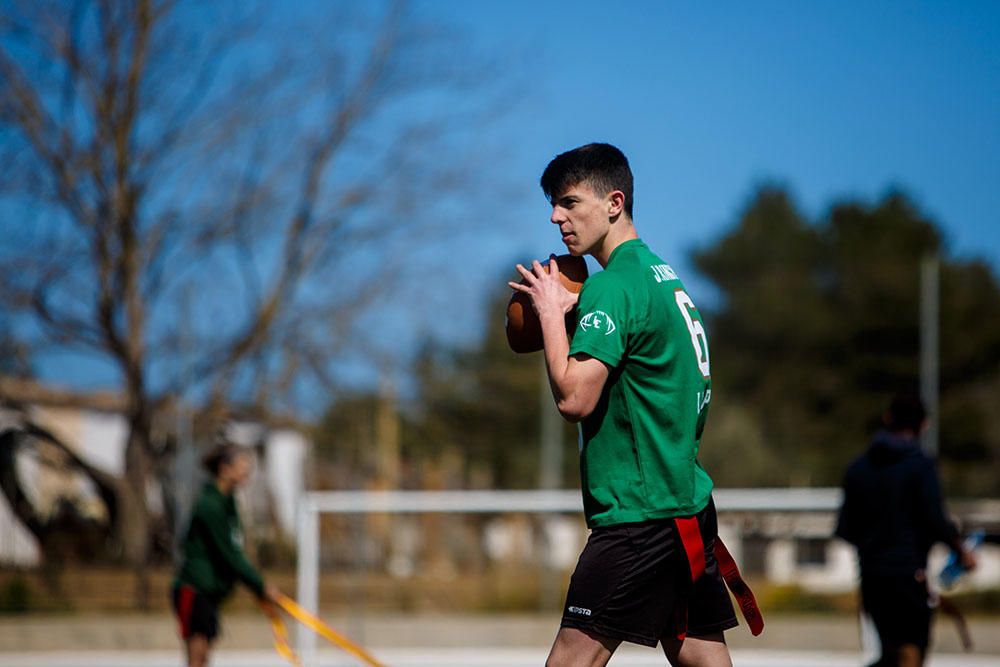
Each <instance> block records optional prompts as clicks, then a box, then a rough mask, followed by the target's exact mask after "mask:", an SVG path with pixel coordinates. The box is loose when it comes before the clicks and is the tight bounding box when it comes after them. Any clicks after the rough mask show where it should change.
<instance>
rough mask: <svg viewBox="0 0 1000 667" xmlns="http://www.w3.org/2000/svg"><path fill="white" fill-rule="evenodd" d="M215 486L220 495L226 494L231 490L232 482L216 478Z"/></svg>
mask: <svg viewBox="0 0 1000 667" xmlns="http://www.w3.org/2000/svg"><path fill="white" fill-rule="evenodd" d="M215 488H217V489H218V490H219V491H220V492H221V493H222V495H224V496H228V495H229V494H230V493H232V492H233V483H232V482H231V481H229V480H228V479H222V478H217V479H216V480H215Z"/></svg>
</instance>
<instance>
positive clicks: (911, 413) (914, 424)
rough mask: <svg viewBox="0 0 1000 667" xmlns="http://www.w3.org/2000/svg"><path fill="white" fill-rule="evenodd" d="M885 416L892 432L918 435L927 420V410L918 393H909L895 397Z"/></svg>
mask: <svg viewBox="0 0 1000 667" xmlns="http://www.w3.org/2000/svg"><path fill="white" fill-rule="evenodd" d="M885 416H886V426H887V427H888V429H889V430H890V431H896V432H898V431H913V432H914V433H918V432H919V431H920V428H921V427H922V426H923V424H924V420H925V419H926V418H927V410H926V409H925V408H924V404H923V402H922V401H921V400H920V397H919V396H918V395H917V394H916V392H912V391H908V392H902V393H899V394H896V396H894V397H893V399H892V402H891V403H889V410H888V411H887V412H886V413H885Z"/></svg>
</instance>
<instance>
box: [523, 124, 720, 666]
mask: <svg viewBox="0 0 1000 667" xmlns="http://www.w3.org/2000/svg"><path fill="white" fill-rule="evenodd" d="M541 185H542V189H543V191H544V192H545V194H546V196H547V197H548V198H549V200H550V202H551V204H552V216H551V221H552V223H553V224H555V225H558V226H559V231H560V232H561V234H562V240H563V243H564V244H565V245H566V247H567V248H568V249H569V252H570V253H571V254H573V255H577V256H579V255H591V256H592V257H594V259H596V260H597V262H598V263H599V264H600V265H601V266H602V267H603V268H604V270H603V271H601V272H598V273H595V274H594V275H592V276H591V277H590V278H589V279H588V280H587V281H586V283H584V286H583V290H582V291H581V293H580V294H579V297H577V295H574V294H571V293H570V292H569V291H568V290H566V289H565V288H564V287H563V286H562V284H561V282H560V279H559V275H558V271H559V270H558V266H557V265H556V262H555V260H554V258H553V259H551V260H550V264H549V270H548V271H546V269H545V268H544V267H543V266H542V265H541V264H540V263H539V262H537V261H535V262H533V263H532V267H531V270H529V269H527V268H525V267H523V266H521V265H518V267H517V269H518V271H519V272H520V273H521V275H522V276H523V277H524V279H525V281H524V282H525V284H524V285H519V284H516V283H513V282H512V283H510V285H511V287H512V288H514V289H516V290H520V291H523V292H525V293H526V294H528V295H530V297H531V299H532V303H533V306H534V309H535V311H536V312H537V313H538V316H539V319H540V321H541V325H542V336H543V339H544V342H545V361H546V365H547V368H548V374H549V381H550V384H551V387H552V394H553V397H554V398H555V402H556V405H557V406H558V408H559V411H560V413H562V415H563V416H564V417H565V418H566V419H568V420H570V421H573V422H580V426H581V429H580V430H581V452H580V469H581V478H582V487H583V500H584V512H585V514H586V517H587V524H588V526H589V527H590V528H591V529H592V530H591V534H590V538H589V539H588V541H587V546H586V547H585V548H584V551H583V553H582V554H581V555H580V560H579V562H578V564H577V567H576V570H575V572H574V573H573V578H572V580H571V582H570V587H569V591H568V593H567V599H566V607H565V609H564V611H563V618H562V623H561V628H560V630H559V633H558V635H557V636H556V640H555V643H554V644H553V646H552V650H551V652H550V654H549V659H548V661H547V663H546V665H547V666H548V667H563V666H572V667H582V666H597V667H600V666H603V665H606V664H607V662H608V661H609V660H610V659H611V656H612V654H613V653H614V651H615V649H617V647H618V646H619V644H620V643H621V642H622V641H629V642H633V643H638V644H643V645H647V646H656V645H657V644H658V643H659V644H661V645H662V646H663V650H664V653H665V654H666V656H667V658H668V660H669V661H670V663H671V664H672V665H674V666H675V667H676V666H681V665H683V666H684V667H696V666H697V667H730V666H731V665H732V661H731V659H730V656H729V650H728V647H727V646H726V643H725V638H724V636H723V631H724V630H727V629H729V628H732V627H734V626H736V625H737V621H736V616H735V613H734V611H733V606H732V603H731V601H730V599H729V593H728V591H727V590H726V588H725V584H724V583H723V580H722V577H721V575H720V573H719V568H718V564H717V563H716V561H715V557H714V553H713V551H714V543H715V539H716V532H717V523H716V517H715V507H714V505H713V503H712V480H711V479H710V478H709V476H708V475H707V474H706V473H705V471H704V470H703V469H702V467H701V465H700V464H699V463H698V459H697V454H698V444H699V441H700V439H701V433H702V429H703V428H704V425H705V417H706V414H707V412H708V405H709V402H710V401H711V395H712V393H711V390H712V383H711V375H710V372H709V357H708V340H707V338H706V336H705V329H704V327H703V325H702V322H701V316H700V314H699V313H698V310H697V309H696V308H695V305H694V303H693V302H692V300H691V298H690V297H689V296H688V294H687V292H686V291H685V290H684V286H683V285H682V284H681V282H680V280H678V278H677V275H676V274H675V273H674V271H673V269H671V268H670V266H669V265H668V264H667V263H666V262H664V261H663V260H662V259H660V258H659V257H657V256H656V255H655V254H653V252H652V251H650V249H649V248H648V247H647V246H646V244H645V243H643V242H642V241H641V240H640V239H639V236H638V234H637V233H636V229H635V226H634V225H633V223H632V172H631V169H630V167H629V164H628V160H627V159H626V158H625V156H624V155H623V154H622V152H621V151H620V150H618V149H617V148H615V147H614V146H610V145H608V144H588V145H586V146H581V147H579V148H576V149H574V150H572V151H569V152H567V153H563V154H561V155H559V156H557V157H556V158H555V159H553V160H552V162H550V163H549V165H548V167H547V168H546V169H545V172H544V174H543V175H542V179H541ZM574 306H577V307H578V314H579V319H578V323H577V327H576V331H575V332H574V335H573V339H572V342H570V339H569V336H568V334H567V331H566V325H565V320H564V316H565V314H566V313H568V312H569V311H570V310H571V309H572V308H573V307H574Z"/></svg>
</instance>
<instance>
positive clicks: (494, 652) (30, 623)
mask: <svg viewBox="0 0 1000 667" xmlns="http://www.w3.org/2000/svg"><path fill="white" fill-rule="evenodd" d="M325 620H327V621H328V622H329V623H330V624H331V625H332V626H333V627H335V628H336V629H338V630H339V631H341V632H343V633H345V634H347V635H348V636H351V637H352V638H354V639H355V640H357V641H358V642H359V643H361V644H363V645H365V646H366V647H368V648H369V649H371V650H372V651H373V652H374V653H375V654H376V655H378V656H379V657H380V658H381V659H383V660H385V662H386V663H387V664H389V665H393V666H394V667H395V666H399V667H435V666H436V667H452V666H455V667H458V666H466V667H472V666H481V667H492V666H494V665H496V666H499V665H505V666H506V667H519V666H521V665H541V664H543V662H544V658H545V654H546V651H547V648H548V646H549V644H550V643H551V641H552V637H553V635H554V633H555V630H556V624H557V621H556V619H554V618H553V617H552V616H551V615H465V616H458V615H447V616H445V615H420V616H405V615H386V616H377V617H376V616H366V617H364V618H363V619H359V618H358V617H351V618H348V617H344V616H339V617H338V616H335V615H326V616H325ZM970 626H971V631H972V636H973V639H974V641H975V642H976V650H975V652H974V653H973V654H971V655H970V654H962V653H961V649H960V646H959V642H958V636H957V633H956V632H955V629H954V627H953V626H952V625H951V624H950V623H948V622H947V621H943V620H942V621H940V622H939V624H938V626H937V628H936V632H935V637H936V640H935V648H934V654H933V659H932V660H931V662H930V665H931V666H932V667H980V666H986V665H992V666H994V667H1000V618H977V619H971V621H970ZM223 630H224V633H225V634H224V636H223V639H222V640H221V641H220V645H219V651H218V654H217V660H216V661H215V663H214V666H215V667H263V666H264V665H280V664H282V662H281V660H280V659H279V658H278V656H277V655H276V654H275V653H274V652H273V651H271V649H270V647H271V634H270V629H269V626H268V624H267V622H266V621H265V619H264V617H263V615H261V614H246V613H240V614H230V615H227V616H224V618H223ZM294 636H295V632H294V630H293V639H294ZM727 638H728V641H729V643H730V645H731V646H732V647H733V653H734V658H735V663H736V665H737V666H740V665H743V666H745V667H764V666H765V665H768V666H771V667H786V666H787V667H792V666H793V665H796V666H798V667H847V666H854V665H860V664H862V663H861V650H860V643H859V640H858V630H857V624H856V621H855V619H853V618H852V617H850V616H772V617H770V618H768V619H767V628H766V629H765V632H764V634H763V635H762V636H761V637H758V638H754V637H751V636H750V634H749V632H747V631H746V629H745V628H743V627H741V628H739V629H737V630H734V631H732V632H730V633H727ZM319 657H320V664H322V665H328V666H334V665H336V666H338V667H339V666H340V665H345V666H346V665H353V664H358V663H357V662H352V661H351V660H349V659H347V658H345V657H344V656H343V654H340V653H337V652H334V651H332V650H321V652H320V654H319ZM179 664H180V651H179V644H178V641H177V639H176V634H175V624H174V620H173V618H172V617H170V616H167V615H148V616H138V615H100V616H86V615H74V616H61V617H60V616H46V617H39V616H24V617H5V618H0V665H3V667H97V666H98V665H100V666H102V667H125V666H126V665H128V666H130V667H131V666H141V667H175V666H178V665H179ZM611 664H612V665H620V666H622V667H625V666H626V665H636V666H637V667H641V666H645V665H663V664H665V662H664V660H663V658H662V656H661V654H660V653H659V652H658V651H656V650H650V649H641V648H639V647H627V648H626V649H623V650H621V651H620V652H619V654H618V655H616V656H615V658H614V659H613V660H612V663H611Z"/></svg>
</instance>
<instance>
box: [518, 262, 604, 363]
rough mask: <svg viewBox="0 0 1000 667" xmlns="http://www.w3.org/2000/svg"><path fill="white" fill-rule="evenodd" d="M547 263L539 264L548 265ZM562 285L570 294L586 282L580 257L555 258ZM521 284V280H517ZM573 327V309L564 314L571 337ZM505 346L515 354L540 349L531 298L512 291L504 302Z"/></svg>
mask: <svg viewBox="0 0 1000 667" xmlns="http://www.w3.org/2000/svg"><path fill="white" fill-rule="evenodd" d="M548 264H549V263H548V261H546V262H543V265H544V266H546V267H547V266H548ZM556 264H558V265H559V273H560V276H559V277H560V278H562V283H563V285H564V286H565V287H566V289H568V290H569V291H570V292H575V293H577V294H579V293H580V290H581V289H583V281H585V280H586V279H587V275H588V273H587V262H586V260H584V259H583V257H574V256H573V255H559V256H557V257H556ZM521 284H522V285H523V284H524V280H522V281H521ZM575 328H576V309H575V308H574V309H573V310H571V311H569V312H568V313H567V314H566V330H567V331H568V332H569V333H570V334H572V333H573V329H575ZM507 344H508V345H510V349H512V350H514V351H515V352H518V353H525V352H538V351H539V350H541V349H542V347H543V345H542V323H541V322H539V321H538V315H537V314H536V313H535V309H534V308H532V306H531V297H529V296H528V295H527V294H525V293H523V292H514V294H512V295H511V297H510V301H509V302H508V303H507Z"/></svg>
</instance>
